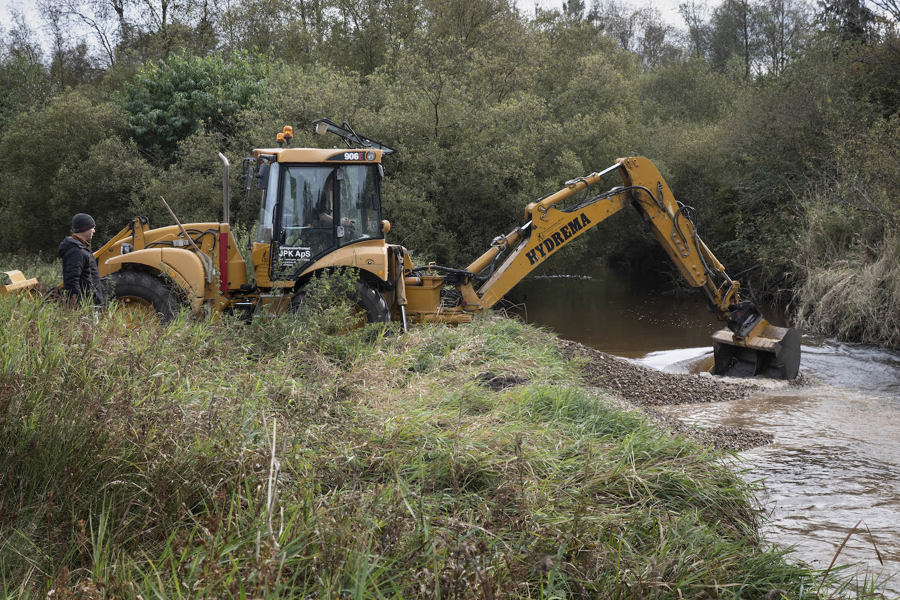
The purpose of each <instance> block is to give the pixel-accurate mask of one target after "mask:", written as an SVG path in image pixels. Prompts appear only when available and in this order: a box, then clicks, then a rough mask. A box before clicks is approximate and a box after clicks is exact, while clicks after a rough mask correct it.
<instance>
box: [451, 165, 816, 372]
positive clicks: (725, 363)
mask: <svg viewBox="0 0 900 600" xmlns="http://www.w3.org/2000/svg"><path fill="white" fill-rule="evenodd" d="M612 172H617V173H618V174H619V175H620V177H621V180H622V185H621V186H617V187H614V188H612V189H611V190H609V191H606V192H603V193H600V194H598V195H594V196H588V195H587V193H585V194H584V198H583V199H581V200H577V201H575V202H570V203H565V201H566V200H569V199H571V198H573V197H575V196H577V195H578V194H579V193H581V192H584V191H586V190H588V189H589V188H590V187H591V186H593V185H595V184H597V183H599V182H600V181H601V180H602V179H603V178H604V177H605V176H606V175H609V174H611V173H612ZM627 205H632V206H633V207H634V208H636V209H637V211H638V213H640V215H641V217H642V219H643V221H644V223H645V226H646V227H647V228H648V229H649V231H650V232H652V233H653V235H654V237H655V238H656V240H657V241H658V242H659V244H660V245H661V246H662V248H663V249H664V250H665V252H666V254H667V255H668V256H669V258H670V259H671V260H672V262H673V263H674V264H675V266H676V267H677V268H678V271H679V273H681V275H682V277H683V278H684V279H685V281H686V282H687V283H688V284H689V285H691V286H693V287H698V288H702V289H703V291H704V292H705V293H706V295H707V297H708V298H709V301H710V304H711V305H712V306H713V307H714V309H715V311H716V314H717V316H718V317H719V319H721V320H723V321H725V324H726V326H727V327H726V328H725V329H722V330H721V331H718V332H716V333H715V334H714V335H713V343H714V355H715V365H714V369H713V370H714V372H715V373H717V374H721V375H735V376H743V377H745V376H753V375H760V374H765V375H769V376H773V377H777V378H782V379H793V378H795V377H796V376H797V374H798V371H799V367H800V339H799V334H798V333H797V331H796V330H794V329H788V328H782V327H775V326H773V325H771V324H770V323H769V322H768V321H766V320H765V319H764V318H763V316H762V314H761V313H760V311H759V310H758V309H757V308H756V306H755V305H754V304H753V303H752V302H750V301H747V300H741V297H740V282H738V281H735V280H733V279H732V278H731V277H729V276H728V274H727V273H726V271H725V268H724V267H723V266H722V263H721V262H719V260H718V259H717V258H716V257H715V255H714V254H713V253H712V252H711V251H710V249H709V248H708V247H707V246H706V244H704V243H703V241H702V240H701V239H700V237H699V236H698V235H697V231H696V229H695V227H694V223H693V220H692V218H691V216H692V215H691V212H692V209H691V208H690V207H687V206H685V205H683V204H681V203H680V202H677V201H676V200H675V198H674V195H673V194H672V191H671V190H670V189H669V186H668V184H666V182H665V180H664V179H663V177H662V175H660V173H659V171H658V170H657V168H656V167H655V166H654V165H653V163H652V162H651V161H650V160H648V159H646V158H642V157H631V158H621V159H619V160H617V161H616V164H614V165H613V166H611V167H609V168H608V169H605V170H603V171H600V172H597V173H592V174H590V175H587V176H585V177H580V178H578V179H574V180H572V181H568V182H566V185H565V187H564V188H563V189H561V190H559V191H557V192H555V193H553V194H550V195H548V196H545V197H544V198H542V199H540V200H538V201H537V202H534V203H531V204H529V205H528V206H527V207H526V209H525V220H526V223H525V224H524V225H522V226H521V227H517V228H516V229H514V230H513V231H511V232H510V233H508V234H507V235H505V236H499V237H497V238H495V239H494V241H493V242H492V244H491V248H490V249H489V250H488V251H487V252H485V253H484V254H483V255H481V256H480V257H478V258H477V259H476V260H475V261H474V262H472V264H470V265H469V266H468V267H467V268H466V269H465V271H466V272H468V273H472V274H478V273H481V272H483V271H485V270H486V269H489V274H488V275H487V277H486V280H484V282H483V283H482V284H481V285H480V286H479V287H478V288H477V289H472V288H471V279H470V280H469V281H466V282H464V283H463V284H462V285H460V286H459V288H460V291H461V294H462V297H463V299H464V300H466V301H467V302H468V304H469V305H470V306H471V307H472V309H474V310H486V309H488V308H490V307H491V306H493V305H494V304H496V303H497V302H498V301H499V300H500V299H501V298H502V297H503V296H504V295H505V294H506V293H507V292H508V291H509V290H510V289H512V288H513V286H515V285H516V284H517V283H518V282H519V281H521V280H522V279H523V278H524V277H525V276H526V275H528V273H530V272H531V271H533V270H534V269H535V268H537V267H538V266H539V265H540V264H541V263H543V262H544V261H545V260H547V259H548V258H549V257H550V256H551V255H552V254H554V253H555V252H556V251H557V250H559V249H560V248H562V247H563V246H565V245H566V244H568V243H569V242H571V241H572V240H574V239H576V238H578V237H579V236H581V235H582V234H584V233H585V232H587V231H588V230H589V229H591V228H593V227H595V226H596V225H598V224H599V223H601V222H603V221H604V220H606V219H607V218H608V217H610V216H612V215H614V214H616V213H617V212H619V211H620V210H621V209H622V208H624V207H625V206H627ZM507 251H509V252H508V255H507V256H506V258H505V259H504V260H503V262H502V263H501V264H500V265H499V266H498V265H497V264H496V263H497V262H498V261H499V260H500V259H501V258H502V256H503V254H505V253H506V252H507ZM473 279H474V278H473ZM467 288H469V289H467Z"/></svg>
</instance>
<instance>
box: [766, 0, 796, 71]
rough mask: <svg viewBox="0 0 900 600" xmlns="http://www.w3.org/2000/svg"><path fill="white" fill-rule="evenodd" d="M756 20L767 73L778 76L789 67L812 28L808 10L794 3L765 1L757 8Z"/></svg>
mask: <svg viewBox="0 0 900 600" xmlns="http://www.w3.org/2000/svg"><path fill="white" fill-rule="evenodd" d="M754 17H755V21H756V23H755V30H756V36H757V40H758V44H759V46H758V48H759V55H760V60H762V61H764V65H765V66H764V70H765V72H766V73H768V74H771V75H778V74H780V73H781V72H782V71H783V70H784V68H785V67H786V66H787V61H788V57H789V56H790V53H791V52H792V51H794V50H796V49H798V48H799V47H800V45H801V44H802V43H803V38H804V37H805V35H806V33H807V31H808V28H809V13H808V9H807V6H806V5H805V4H804V3H802V2H796V1H792V0H761V1H760V2H759V3H758V4H756V5H755V10H754Z"/></svg>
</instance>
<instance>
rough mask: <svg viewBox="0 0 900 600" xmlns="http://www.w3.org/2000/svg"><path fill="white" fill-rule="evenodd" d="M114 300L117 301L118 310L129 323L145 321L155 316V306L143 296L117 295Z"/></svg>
mask: <svg viewBox="0 0 900 600" xmlns="http://www.w3.org/2000/svg"><path fill="white" fill-rule="evenodd" d="M116 300H117V301H118V302H119V308H118V311H119V312H120V313H121V314H122V316H124V317H125V320H126V321H128V322H129V323H146V322H147V320H148V318H155V317H156V316H157V313H156V308H155V307H154V306H153V304H151V303H150V302H148V301H147V300H145V299H144V298H140V297H138V296H118V297H116Z"/></svg>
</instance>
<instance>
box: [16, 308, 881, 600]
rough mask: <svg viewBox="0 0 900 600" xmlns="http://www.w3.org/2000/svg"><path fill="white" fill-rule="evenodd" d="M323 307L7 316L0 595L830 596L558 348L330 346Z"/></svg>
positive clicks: (696, 459)
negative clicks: (158, 316)
mask: <svg viewBox="0 0 900 600" xmlns="http://www.w3.org/2000/svg"><path fill="white" fill-rule="evenodd" d="M325 297H328V294H325V293H322V294H319V293H316V292H312V293H310V295H309V296H308V298H307V305H309V306H310V307H311V308H313V310H310V311H309V312H308V314H307V318H305V319H298V318H297V317H296V316H294V315H287V316H282V317H277V318H276V317H272V318H268V319H265V318H263V319H259V320H256V321H254V322H252V323H249V324H246V323H239V322H233V321H230V320H228V319H225V320H222V321H220V322H192V321H190V320H188V319H185V318H183V317H182V318H179V319H176V321H175V322H174V323H172V324H171V325H170V326H169V327H167V328H164V327H162V326H160V325H158V324H156V323H149V324H147V323H145V324H142V325H141V326H139V327H133V326H130V325H129V324H128V321H127V319H125V318H124V316H123V315H122V313H120V312H117V311H116V310H115V308H112V309H110V310H109V311H107V312H106V313H104V314H102V315H101V316H100V318H99V320H97V319H95V316H94V314H93V313H91V312H90V311H88V310H84V311H78V310H76V311H71V310H67V309H61V308H59V307H58V306H56V305H55V304H52V303H51V304H48V303H39V302H33V301H15V300H13V299H9V298H5V299H0V320H2V322H4V323H19V324H21V326H18V327H4V328H2V329H0V357H2V358H0V573H2V574H3V577H2V578H0V595H2V596H3V597H5V598H11V599H19V598H23V599H24V598H39V597H40V598H44V597H47V596H48V595H50V593H51V592H52V594H53V597H61V598H74V597H92V598H113V597H115V598H141V597H142V598H150V597H159V598H173V597H198V598H199V597H220V598H221V597H238V596H240V597H255V598H263V597H265V598H283V597H314V598H335V597H348V598H385V597H391V598H410V597H423V598H437V597H442V598H446V597H454V598H475V597H478V598H501V597H502V598H562V597H610V598H647V597H656V598H682V597H685V598H688V597H689V598H714V597H715V598H763V597H766V598H770V597H789V598H798V599H799V598H819V597H824V595H823V596H820V595H819V592H818V591H817V590H819V589H820V585H821V582H820V579H821V574H819V573H815V572H812V571H810V570H808V569H807V568H805V567H802V566H796V565H792V564H791V563H790V562H788V560H787V559H786V557H785V556H784V554H782V553H780V552H778V551H776V550H774V549H766V548H764V547H763V544H761V542H760V540H759V538H758V536H757V526H758V524H759V520H760V513H759V512H758V510H757V509H756V508H755V507H754V504H753V502H752V500H751V491H752V490H751V488H750V486H749V485H748V484H747V483H745V482H743V481H742V480H741V479H740V478H739V477H738V476H737V475H735V474H734V473H733V471H732V470H731V469H730V467H729V466H728V464H727V461H726V462H723V461H722V460H721V459H722V458H723V457H722V456H721V455H719V454H717V453H714V452H712V451H710V450H708V449H704V448H700V447H698V446H696V445H695V444H694V443H693V442H690V441H688V440H686V439H683V438H679V437H671V436H670V435H668V434H666V433H664V432H662V431H660V430H658V429H657V428H655V427H654V426H652V425H650V424H648V423H647V422H646V421H645V420H644V418H643V417H642V416H641V415H639V414H637V413H630V412H621V410H619V409H616V408H613V406H612V405H611V404H609V403H608V401H607V400H606V398H605V396H604V394H603V392H600V391H597V390H593V389H589V388H585V387H583V386H582V385H581V384H580V379H579V376H578V367H579V363H578V362H577V361H575V362H569V361H567V360H565V359H564V358H563V357H562V355H561V354H560V353H559V352H558V351H557V349H556V347H555V344H554V338H553V336H550V335H548V334H547V333H546V332H544V331H541V330H538V329H536V328H533V327H530V326H526V325H524V324H522V323H520V322H518V321H515V320H511V319H507V318H502V317H499V316H494V317H487V318H482V319H479V320H478V321H477V322H476V323H475V324H474V325H473V326H460V327H453V328H451V327H444V326H436V327H427V326H422V327H419V328H416V329H415V330H414V331H412V332H411V333H409V334H405V335H396V334H395V332H392V331H389V330H380V329H371V330H360V331H357V332H353V333H349V334H347V333H341V334H337V335H336V334H335V332H338V331H341V330H343V327H342V323H344V322H345V320H346V318H347V317H348V312H347V310H348V309H347V307H346V305H341V304H337V305H335V304H333V303H329V302H325V301H324V300H323V299H324V298H325ZM331 297H333V296H331ZM305 306H306V305H305ZM829 578H830V581H833V582H834V581H836V580H835V579H834V577H833V575H830V576H829ZM843 585H844V588H843V597H865V595H864V594H859V595H857V593H855V592H851V591H850V590H851V584H850V583H849V582H845V583H844V584H843ZM772 590H782V594H783V595H779V594H778V593H775V592H772ZM770 593H771V594H772V595H768V596H767V594H770ZM838 596H840V594H838V595H836V596H829V597H838Z"/></svg>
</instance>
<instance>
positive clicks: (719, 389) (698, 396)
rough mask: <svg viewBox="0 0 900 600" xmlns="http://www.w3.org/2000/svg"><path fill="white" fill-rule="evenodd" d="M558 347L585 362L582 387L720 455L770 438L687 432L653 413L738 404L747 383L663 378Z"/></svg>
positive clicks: (722, 429) (737, 431) (745, 432)
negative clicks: (608, 395) (613, 397)
mask: <svg viewBox="0 0 900 600" xmlns="http://www.w3.org/2000/svg"><path fill="white" fill-rule="evenodd" d="M559 344H560V347H561V349H562V351H563V352H564V353H565V354H566V355H567V356H570V357H574V356H584V357H586V358H587V359H588V360H587V362H586V364H585V366H584V368H583V370H582V373H583V375H584V378H585V381H586V382H587V383H588V384H590V385H592V386H595V387H598V388H602V389H604V390H609V391H612V392H616V393H617V394H618V395H619V397H620V399H621V400H623V401H624V402H625V403H626V404H627V405H631V406H634V407H637V408H639V409H641V410H642V411H643V412H645V413H646V414H647V415H648V416H650V418H652V419H653V420H654V421H656V422H657V423H659V424H660V425H662V426H664V427H666V428H668V429H670V430H672V431H674V432H677V433H681V434H684V435H687V436H689V437H691V438H693V439H696V440H697V441H699V442H701V443H703V444H707V445H711V446H715V447H716V448H722V449H726V450H747V449H749V448H755V447H757V446H764V445H766V444H769V443H771V441H772V439H773V436H772V435H771V434H769V433H765V432H762V431H754V430H751V429H745V428H742V427H728V426H719V427H712V428H698V427H691V426H688V425H685V424H683V423H681V422H680V421H678V419H676V418H674V417H672V416H671V415H667V414H665V413H664V412H663V411H661V410H660V409H659V408H658V407H661V406H672V405H678V404H694V403H700V402H727V401H731V400H739V399H741V398H744V397H745V396H748V395H749V394H751V393H753V392H754V391H756V390H757V389H758V388H757V386H756V385H754V384H753V382H750V381H748V382H730V381H723V380H720V379H716V378H713V377H709V376H704V375H681V374H675V373H663V372H661V371H655V370H653V369H648V368H646V367H642V366H641V365H637V364H634V363H632V362H629V361H627V360H624V359H622V358H618V357H616V356H612V355H610V354H606V353H604V352H600V351H599V350H595V349H593V348H590V347H588V346H585V345H583V344H579V343H578V342H573V341H571V340H563V339H560V340H559Z"/></svg>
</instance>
